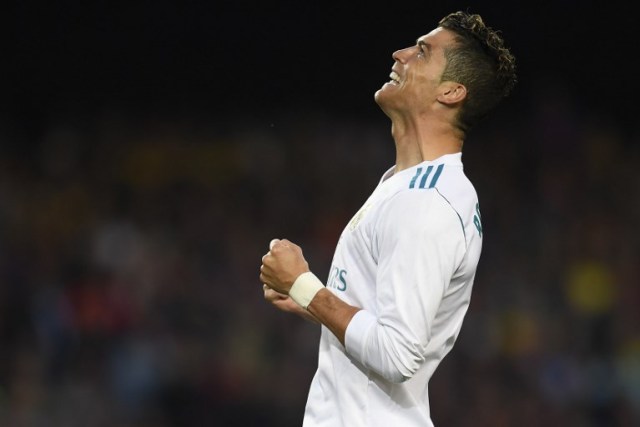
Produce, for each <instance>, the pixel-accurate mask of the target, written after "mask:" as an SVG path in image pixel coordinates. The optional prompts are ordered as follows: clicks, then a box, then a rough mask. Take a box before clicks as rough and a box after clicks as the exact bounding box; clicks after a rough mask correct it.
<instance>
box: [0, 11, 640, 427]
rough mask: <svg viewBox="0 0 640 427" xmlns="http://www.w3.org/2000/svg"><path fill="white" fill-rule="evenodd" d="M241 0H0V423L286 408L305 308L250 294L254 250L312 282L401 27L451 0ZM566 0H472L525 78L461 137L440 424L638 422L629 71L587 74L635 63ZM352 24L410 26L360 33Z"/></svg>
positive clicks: (639, 308) (290, 410)
mask: <svg viewBox="0 0 640 427" xmlns="http://www.w3.org/2000/svg"><path fill="white" fill-rule="evenodd" d="M245 3H246V4H245ZM245 3H242V2H241V3H240V5H238V4H236V6H233V7H232V6H225V7H226V8H225V7H223V6H215V7H214V6H211V5H205V4H204V3H203V4H199V3H198V4H199V6H198V7H197V8H196V10H195V11H191V13H189V14H187V13H186V11H185V10H186V9H181V8H180V7H178V6H175V5H172V4H171V2H159V3H157V4H155V3H154V4H153V5H151V4H148V5H146V6H131V5H130V6H127V7H126V8H123V9H122V10H116V11H111V12H110V13H111V15H109V14H108V13H106V9H101V8H97V7H96V8H89V9H87V6H86V5H85V6H83V7H84V8H80V9H71V13H68V12H69V10H67V9H64V8H63V7H62V6H51V5H48V6H45V5H44V3H43V4H42V5H39V6H41V8H33V9H30V8H28V7H27V6H25V3H20V4H19V5H18V6H16V8H15V9H14V12H15V17H16V19H15V22H14V23H13V24H12V26H10V29H11V30H12V31H13V33H12V34H13V38H10V39H9V40H10V41H13V42H15V43H13V46H12V47H11V48H10V50H9V53H11V55H10V56H9V59H10V60H9V61H8V63H7V64H8V66H7V68H8V71H10V77H7V78H5V79H4V80H3V86H2V87H3V93H4V94H5V96H4V98H3V100H2V111H1V114H0V426H2V427H4V426H7V427H27V426H28V427H31V426H34V427H40V426H56V427H57V426H60V427H67V426H69V427H74V426H83V427H84V426H92V427H93V426H95V427H102V426H127V427H129V426H130V427H174V426H176V427H190V426H230V427H231V426H261V427H270V426H274V427H294V426H299V425H300V420H301V417H302V413H303V410H304V404H305V400H306V394H307V390H308V386H309V382H310V380H311V377H312V376H313V373H314V371H315V368H316V358H317V345H318V339H319V327H317V326H316V325H313V324H310V323H308V322H305V321H304V320H302V319H298V318H294V317H292V316H290V315H287V314H285V313H281V312H278V311H276V310H274V309H272V308H271V307H270V306H268V305H267V304H266V303H265V302H264V301H263V299H262V290H261V284H260V283H259V280H258V274H259V266H260V258H261V257H262V255H263V254H264V253H265V252H266V251H267V245H268V242H269V240H270V239H272V238H274V237H278V238H281V237H286V238H289V239H290V240H293V241H295V242H296V243H298V244H300V245H301V246H302V247H303V249H304V253H305V256H306V258H307V260H308V261H309V263H310V266H311V268H312V270H313V271H314V272H315V273H316V274H317V275H318V276H319V277H320V278H322V279H326V277H327V273H328V270H329V265H330V262H331V257H332V254H333V250H334V247H335V244H336V243H337V240H338V237H339V235H340V233H341V231H342V228H343V227H344V226H345V224H346V223H347V222H348V221H349V219H350V218H351V216H352V215H353V214H354V213H355V212H356V211H357V210H358V208H359V207H360V205H361V204H362V203H363V202H364V201H365V199H366V198H367V197H368V195H369V194H370V192H371V191H372V190H373V188H374V187H375V185H376V184H377V182H378V180H379V179H380V176H381V175H382V174H383V173H384V171H386V169H387V168H388V167H390V166H391V165H392V163H393V155H394V150H393V141H392V139H391V136H390V130H389V123H388V120H387V119H386V117H384V115H383V114H382V113H381V112H379V111H378V110H377V107H376V106H375V104H374V103H373V92H374V91H375V90H376V89H377V88H378V87H379V86H380V85H381V84H382V83H383V82H384V81H385V80H386V79H387V75H388V72H389V69H390V66H391V63H392V62H391V58H390V52H392V51H393V49H394V48H398V47H402V46H404V45H405V44H407V43H409V44H410V43H412V42H413V40H415V37H416V36H418V35H420V34H423V33H424V32H426V31H428V30H429V29H431V28H432V27H433V26H434V25H435V23H436V22H437V20H438V19H439V18H440V17H442V16H443V15H444V14H446V13H448V12H449V11H453V10H457V9H458V8H466V7H463V6H461V5H460V4H459V3H455V2H450V3H446V2H445V3H446V4H442V5H439V6H438V7H437V9H436V10H430V11H427V12H425V13H424V17H423V18H420V19H418V18H417V17H416V11H417V9H416V7H417V6H415V5H414V6H412V7H408V8H407V9H404V10H403V11H402V14H401V15H400V18H402V19H395V18H393V17H389V18H387V12H385V11H382V12H380V13H379V14H372V15H371V16H368V17H366V18H358V17H359V16H360V15H359V13H360V12H359V9H357V8H356V7H354V8H353V9H347V10H344V13H345V16H344V19H343V20H337V19H335V13H337V12H339V11H341V9H339V7H338V6H335V7H334V6H331V7H326V8H321V7H320V6H315V8H310V9H304V10H303V8H300V9H295V12H296V13H299V14H301V16H302V17H301V18H300V19H299V20H297V21H290V20H282V21H276V18H279V17H281V16H280V12H278V11H275V12H274V11H271V12H269V11H268V10H267V9H266V7H265V6H255V5H252V4H251V2H245ZM284 3H286V2H283V5H282V7H284ZM559 4H560V5H561V6H564V8H562V9H560V11H561V12H562V13H561V18H563V19H558V21H554V22H556V24H555V25H552V24H551V21H550V20H549V21H546V22H545V23H544V24H541V23H535V22H534V23H529V24H528V25H529V26H528V27H526V28H521V27H522V22H521V21H519V19H524V18H526V16H525V15H527V14H528V13H529V12H527V13H525V12H522V11H519V10H518V11H513V10H511V11H510V10H500V8H499V7H498V5H494V6H493V7H492V8H491V9H490V10H487V12H486V13H485V12H483V10H480V8H478V9H479V10H477V11H478V12H480V13H482V14H483V15H484V16H485V19H487V21H489V23H490V24H492V25H495V26H496V27H498V28H506V30H505V31H506V34H505V37H507V36H511V39H510V40H512V41H511V42H510V44H511V45H513V49H514V52H515V54H516V56H517V57H518V59H519V60H520V59H521V60H520V64H521V67H522V71H521V73H520V76H521V84H520V86H519V87H518V89H517V91H516V93H514V96H513V97H512V98H511V99H510V100H509V101H508V102H507V103H506V104H505V106H504V107H503V108H501V109H500V110H499V111H498V112H496V114H495V115H494V116H493V117H492V118H491V119H490V120H489V121H488V122H487V123H485V124H483V125H482V126H480V127H479V128H478V129H476V130H475V132H474V133H472V134H471V135H470V137H469V139H468V141H467V142H466V144H465V147H464V154H463V161H464V162H465V171H466V173H467V175H468V176H469V177H470V179H471V180H472V181H473V182H474V184H475V186H476V189H477V191H478V194H479V197H480V205H481V210H482V218H483V228H484V231H485V234H484V248H483V254H482V257H481V261H480V265H479V270H478V274H477V277H476V282H475V286H474V294H473V297H472V303H471V307H470V310H469V313H468V315H467V319H466V322H465V324H464V326H463V328H462V332H461V335H460V337H459V341H458V343H457V345H456V346H455V347H454V349H453V351H452V352H451V354H450V355H448V356H447V357H446V358H445V360H444V361H443V363H442V365H441V366H440V368H439V370H438V371H436V374H435V375H434V377H433V379H432V381H431V384H430V395H431V406H432V413H433V419H434V421H435V423H436V425H440V426H459V427H467V426H469V427H470V426H474V427H478V426H481V427H482V426H487V427H488V426H492V427H495V426H519V427H528V426H594V427H595V426H597V427H600V426H624V427H626V426H636V425H640V287H639V286H638V285H639V283H638V277H639V276H640V262H639V254H640V232H638V225H637V222H638V219H639V218H640V173H639V172H638V166H637V165H638V164H639V162H640V133H638V131H637V129H636V126H635V117H633V116H635V113H636V112H637V108H635V107H629V106H627V105H633V104H632V102H630V101H633V98H634V97H637V95H638V91H637V88H638V85H637V83H635V81H633V80H632V79H631V78H630V80H625V81H623V82H620V83H621V86H624V89H623V88H622V87H616V88H615V89H612V90H611V91H608V92H607V91H605V90H604V89H605V88H608V87H610V85H611V84H612V82H614V81H615V80H612V79H611V75H612V74H616V76H623V77H624V75H630V74H633V73H629V72H626V73H625V72H621V73H619V70H620V68H619V67H618V68H616V67H615V66H614V65H620V64H622V63H623V61H622V60H621V59H619V55H618V53H617V52H621V51H624V48H625V46H627V45H625V43H628V42H629V40H628V39H627V38H626V37H625V36H626V35H627V34H629V33H628V32H625V31H626V30H625V29H627V30H628V27H626V26H624V25H621V24H623V23H624V18H623V17H622V18H620V17H618V13H619V11H618V10H614V12H615V13H613V12H612V13H611V15H606V16H611V17H613V16H616V17H618V18H619V19H618V20H617V21H616V22H617V23H618V24H619V27H618V28H617V29H616V30H617V34H618V36H620V38H619V39H616V42H617V44H616V43H612V42H611V39H608V38H606V34H605V33H606V31H605V33H602V32H601V33H598V35H597V36H595V32H594V33H593V35H594V37H593V38H589V37H587V36H588V35H591V34H592V31H594V30H593V29H594V28H596V27H598V25H599V22H600V21H598V20H597V19H596V17H597V14H596V13H595V12H594V13H593V15H589V17H590V19H592V20H593V21H592V22H587V23H585V22H583V21H580V20H577V19H573V20H572V19H570V18H572V17H574V16H573V11H574V9H573V4H572V2H568V1H567V2H560V3H559ZM77 7H80V6H77ZM216 7H218V8H216ZM255 7H257V8H258V9H259V10H258V12H259V13H258V12H256V10H255ZM584 7H585V6H584V4H583V10H585V9H584ZM220 8H222V9H220ZM244 8H246V10H245V9H244ZM325 9H326V10H325ZM78 10H79V11H78ZM247 11H253V12H252V13H250V12H247ZM321 11H322V13H323V14H321ZM244 12H246V13H244ZM383 12H384V13H383ZM103 13H104V14H103ZM398 13H400V12H398ZM585 14H586V12H585ZM87 16H88V18H87ZM294 16H297V15H294ZM97 17H100V18H101V19H97ZM116 17H118V18H119V17H125V18H122V19H123V22H124V23H123V26H124V27H123V28H124V30H126V31H124V30H123V28H118V29H117V30H115V29H112V28H111V27H110V26H109V24H112V23H113V22H115V21H117V19H116ZM491 17H493V18H494V19H493V20H491V19H490V18H491ZM144 18H146V19H147V20H146V21H145V19H144ZM232 18H233V19H232ZM358 19H360V20H358ZM583 19H584V17H583ZM228 20H231V22H226V25H225V26H222V24H223V22H224V21H228ZM211 21H213V24H211V26H212V27H211V28H212V29H209V25H210V23H211ZM87 22H89V23H87ZM118 22H120V21H118ZM145 22H147V23H146V24H144V23H145ZM279 22H280V24H278V23H279ZM354 22H355V24H357V23H360V24H363V23H371V25H372V26H373V27H380V26H382V25H383V24H384V25H385V27H384V28H387V27H388V28H394V27H393V26H392V25H400V26H402V32H400V33H399V34H394V35H389V34H386V33H384V32H383V35H385V37H381V38H380V39H373V37H371V36H370V34H372V33H375V34H378V33H379V32H380V31H379V30H377V29H376V28H373V29H372V28H370V27H366V26H365V27H364V28H363V29H358V28H359V27H358V26H357V25H355V24H354ZM527 22H529V21H527ZM559 22H561V23H559ZM606 22H610V21H607V20H604V22H602V25H605V24H606ZM94 23H98V24H100V25H97V24H96V25H94ZM134 23H136V24H139V25H140V27H138V26H136V25H134ZM330 23H333V24H334V27H331V26H329V24H330ZM27 24H28V25H27ZM143 24H144V25H143ZM235 24H237V26H236V25H235ZM259 24H260V25H259ZM278 25H280V26H283V27H284V29H285V30H286V31H285V30H282V31H281V32H280V33H277V34H279V35H278V36H276V35H274V34H275V33H274V31H276V28H277V27H278ZM425 26H426V27H425ZM605 26H606V25H605ZM134 27H135V30H134V29H133V28H134ZM307 27H308V30H307V31H303V30H304V29H305V28H307ZM205 29H206V30H205ZM534 29H535V30H536V31H531V32H529V31H530V30H534ZM525 30H526V31H525ZM207 31H212V33H208V32H207ZM398 31H400V30H398ZM336 32H337V34H338V35H334V37H335V38H329V35H331V34H334V33H336ZM292 33H293V34H294V35H293V36H292ZM116 34H120V38H117V37H116ZM158 34H160V35H158ZM185 34H186V35H185ZM295 34H298V35H299V37H300V40H299V42H300V43H299V45H295V47H294V45H292V44H287V43H286V41H287V40H290V39H292V38H295ZM603 34H605V35H603ZM187 35H190V37H193V38H190V37H188V36H187ZM214 35H215V36H216V37H213V36H214ZM83 36H84V37H83ZM218 36H219V37H218ZM111 38H113V39H114V40H116V41H115V42H114V41H113V40H111ZM507 38H508V37H507ZM156 39H159V41H158V42H157V43H156ZM196 39H206V43H205V42H202V43H201V44H196V42H195V40H196ZM383 39H384V40H383ZM265 40H266V41H267V42H269V43H267V42H265ZM338 40H339V41H338ZM363 40H364V41H365V42H367V43H368V44H367V45H366V46H362V45H361V43H363ZM223 41H224V43H223ZM550 41H555V42H557V45H559V46H560V48H558V49H557V50H553V51H551V50H550V48H549V46H550V45H549V42H550ZM338 43H343V44H344V49H340V44H338ZM398 43H402V44H400V45H399V46H398V45H397V44H398ZM321 44H326V45H327V46H326V49H325V50H320V48H319V46H320V45H321ZM369 44H370V45H369ZM223 45H224V46H228V47H227V48H225V49H226V50H225V49H223V48H222V47H220V46H223ZM127 46H129V47H130V49H127V48H126V47H127ZM131 46H133V47H131ZM568 46H571V47H572V48H573V49H572V50H566V51H565V49H566V48H567V47H568ZM614 46H617V47H618V49H619V50H613V49H614ZM145 48H146V49H145ZM216 49H217V50H216ZM185 52H186V53H185ZM304 52H306V53H304ZM543 52H547V56H544V55H543V54H542V53H543ZM187 53H190V55H188V54H187ZM583 56H584V57H585V58H586V59H584V61H582V60H580V61H577V59H582V58H583ZM118 58H120V59H121V62H117V61H116V59H118ZM194 58H197V60H196V59H194ZM607 60H609V61H607ZM316 61H317V62H316ZM125 63H127V64H128V65H126V66H125V65H124V64H125ZM319 63H322V64H323V65H322V66H320V65H318V64H319ZM196 64H197V65H201V67H196ZM594 64H598V65H597V66H596V65H594ZM179 65H184V67H180V66H179ZM354 67H356V68H357V69H358V72H357V74H356V73H353V72H352V71H353V69H354ZM563 67H564V68H563ZM612 67H613V68H616V69H617V70H618V71H615V70H614V71H610V69H611V68H612ZM184 68H186V69H187V70H185V69H184ZM177 70H180V72H179V71H177ZM567 70H571V71H572V72H568V71H567ZM627 71H628V69H627ZM611 92H613V93H611ZM623 93H624V94H623ZM629 98H631V100H630V99H629ZM634 108H635V109H634Z"/></svg>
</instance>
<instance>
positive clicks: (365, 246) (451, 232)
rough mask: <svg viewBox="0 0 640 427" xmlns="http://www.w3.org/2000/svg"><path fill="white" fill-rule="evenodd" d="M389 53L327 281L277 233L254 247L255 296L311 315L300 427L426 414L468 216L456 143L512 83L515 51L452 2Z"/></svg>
mask: <svg viewBox="0 0 640 427" xmlns="http://www.w3.org/2000/svg"><path fill="white" fill-rule="evenodd" d="M392 56H393V60H394V63H393V66H392V69H391V74H390V79H391V80H390V81H388V82H387V83H385V84H384V85H383V86H382V88H381V89H379V90H378V91H377V92H376V94H375V100H376V102H377V103H378V105H379V106H380V108H381V109H382V110H383V111H384V113H385V114H386V115H387V116H388V117H389V118H390V120H391V132H392V135H393V138H394V141H395V145H396V158H395V166H393V167H392V168H390V169H389V170H388V171H387V172H386V173H385V174H384V175H383V176H382V179H381V180H380V182H379V184H378V186H377V187H376V188H375V190H374V191H373V193H372V194H371V196H370V197H369V199H368V200H367V201H366V202H365V203H364V205H363V206H362V208H361V209H360V210H359V211H358V212H357V213H356V214H355V216H354V217H353V219H352V220H351V221H350V222H349V224H348V225H347V226H346V228H345V229H344V231H343V232H342V235H341V236H340V240H339V242H338V245H337V247H336V251H335V255H334V258H333V263H332V266H331V271H330V275H329V279H328V283H326V286H325V285H324V284H322V283H321V282H320V280H319V279H317V277H316V276H315V275H314V274H313V273H311V272H310V270H309V266H308V264H307V262H306V260H305V259H304V256H303V253H302V249H301V248H300V247H299V246H297V245H295V244H294V243H292V242H290V241H288V240H286V239H282V240H279V239H274V240H272V241H271V242H270V243H269V252H267V254H266V255H264V256H263V258H262V266H261V267H260V280H261V282H262V283H263V284H264V285H263V290H264V297H265V299H266V300H267V301H269V302H271V303H272V304H273V305H275V306H276V307H278V308H279V309H281V310H284V311H289V312H293V313H297V314H299V315H301V316H303V317H305V318H308V319H311V320H313V321H316V322H318V323H320V324H322V325H323V327H322V333H321V340H320V348H319V359H318V369H317V372H316V374H315V376H314V378H313V381H312V383H311V387H310V391H309V395H308V398H307V404H306V409H305V415H304V422H303V425H304V426H306V427H316V426H326V427H338V426H344V427H358V426H366V427H372V426H384V427H396V426H402V427H410V426H421V427H424V426H432V425H433V423H432V421H431V417H430V411H429V396H428V383H429V379H430V378H431V376H432V375H433V373H434V371H435V369H436V368H437V366H438V364H439V363H440V362H441V360H442V359H443V357H444V356H445V355H446V354H447V353H448V352H449V351H450V350H451V348H452V346H453V344H454V342H455V340H456V338H457V336H458V333H459V332H460V328H461V325H462V321H463V318H464V316H465V313H466V311H467V308H468V306H469V301H470V297H471V288H472V285H473V280H474V277H475V273H476V267H477V264H478V260H479V257H480V251H481V246H482V222H481V218H480V210H479V204H478V198H477V195H476V191H475V189H474V187H473V185H472V184H471V182H470V181H469V179H468V178H467V177H466V176H465V174H464V171H463V167H462V160H461V157H462V154H461V150H462V144H463V141H464V139H465V137H466V135H467V133H468V132H469V130H470V129H471V127H472V126H473V125H474V124H475V123H477V122H478V120H479V119H481V118H482V117H484V116H485V114H486V113H488V112H489V111H490V110H492V109H493V108H494V107H495V106H496V105H497V104H498V103H499V102H500V101H501V100H502V99H503V98H504V97H505V96H506V95H507V94H508V93H509V92H510V90H511V89H512V87H513V86H514V84H515V83H516V76H515V59H514V57H513V56H512V54H511V53H510V52H509V50H508V49H507V48H506V47H505V46H504V42H503V40H502V38H501V36H500V35H499V34H498V33H497V32H496V31H494V30H492V29H491V28H489V27H487V26H486V25H485V24H484V22H483V20H482V18H481V17H480V16H479V15H475V14H469V13H465V12H456V13H452V14H450V15H448V16H446V17H444V18H443V19H442V20H440V22H439V25H438V27H437V28H436V29H434V30H433V31H431V32H429V33H428V34H426V35H423V36H421V37H419V38H418V39H417V41H416V43H415V45H413V46H409V47H407V48H405V49H401V50H398V51H396V52H394V53H393V55H392Z"/></svg>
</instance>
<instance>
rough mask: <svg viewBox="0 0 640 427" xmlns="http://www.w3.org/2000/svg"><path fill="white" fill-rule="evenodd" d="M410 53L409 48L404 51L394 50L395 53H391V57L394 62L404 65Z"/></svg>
mask: <svg viewBox="0 0 640 427" xmlns="http://www.w3.org/2000/svg"><path fill="white" fill-rule="evenodd" d="M410 51H411V48H410V47H406V48H404V49H399V50H396V51H395V52H393V54H392V55H391V57H392V58H393V59H394V60H396V61H398V62H401V63H403V64H404V63H405V62H406V61H407V59H408V58H409V52H410Z"/></svg>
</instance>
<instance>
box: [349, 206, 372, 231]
mask: <svg viewBox="0 0 640 427" xmlns="http://www.w3.org/2000/svg"><path fill="white" fill-rule="evenodd" d="M370 207H371V203H365V205H364V206H363V207H361V208H360V210H359V211H358V212H356V214H355V215H354V216H353V218H351V221H349V225H348V228H349V231H353V230H355V229H356V227H357V226H358V224H360V221H362V218H364V215H365V214H366V213H367V211H368V210H369V208H370Z"/></svg>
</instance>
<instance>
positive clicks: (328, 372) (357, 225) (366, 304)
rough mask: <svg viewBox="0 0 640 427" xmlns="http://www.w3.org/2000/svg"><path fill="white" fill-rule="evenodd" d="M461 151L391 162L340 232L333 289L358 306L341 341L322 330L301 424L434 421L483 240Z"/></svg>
mask: <svg viewBox="0 0 640 427" xmlns="http://www.w3.org/2000/svg"><path fill="white" fill-rule="evenodd" d="M461 157H462V154H461V153H457V154H450V155H445V156H442V157H440V158H438V159H436V160H433V161H427V162H423V163H420V164H419V165H416V166H414V167H411V168H409V169H405V170H402V171H400V172H398V173H395V174H394V173H393V168H392V169H390V170H389V171H387V173H385V175H384V176H383V177H382V179H381V181H380V183H379V184H378V186H377V187H376V189H375V190H374V192H373V194H371V196H370V197H369V199H368V200H367V201H366V203H365V204H364V206H363V207H362V208H361V209H360V210H359V211H358V213H357V214H356V215H355V216H354V217H353V219H352V220H351V222H350V223H349V224H348V225H347V227H346V228H345V230H344V231H343V232H342V235H341V236H340V240H339V242H338V245H337V248H336V252H335V255H334V258H333V263H332V266H331V271H330V275H329V279H328V283H327V288H328V289H329V290H331V291H332V292H333V293H334V294H335V295H337V296H338V297H339V298H340V299H342V300H343V301H345V302H346V303H348V304H350V305H353V306H356V307H360V308H362V310H360V311H359V312H358V313H357V314H356V315H355V316H354V317H353V319H352V320H351V322H350V323H349V326H348V327H347V330H346V336H345V346H343V345H342V344H340V342H339V341H338V339H337V338H336V337H335V336H334V335H333V334H332V333H331V332H330V331H329V330H328V329H327V328H326V327H322V335H321V339H320V349H319V358H318V370H317V372H316V374H315V376H314V378H313V381H312V383H311V388H310V391H309V396H308V399H307V405H306V410H305V415H304V424H303V425H304V426H305V427H317V426H322V427H341V426H342V427H359V426H362V427H375V426H384V427H395V426H402V427H411V426H420V427H425V426H433V423H432V421H431V417H430V411H429V396H428V390H427V388H428V383H429V379H430V378H431V375H432V374H433V372H434V371H435V369H436V367H437V366H438V364H439V363H440V361H441V360H442V358H443V357H444V356H445V355H446V354H447V353H448V352H449V350H451V347H452V346H453V343H454V342H455V340H456V338H457V336H458V333H459V332H460V328H461V326H462V320H463V318H464V315H465V313H466V311H467V308H468V307H469V301H470V297H471V287H472V285H473V279H474V277H475V272H476V266H477V264H478V260H479V258H480V251H481V247H482V226H481V223H480V213H479V210H478V198H477V195H476V191H475V189H474V187H473V185H472V184H471V182H470V181H469V180H468V179H467V177H466V176H465V174H464V171H463V168H462V160H461ZM345 347H346V348H345Z"/></svg>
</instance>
